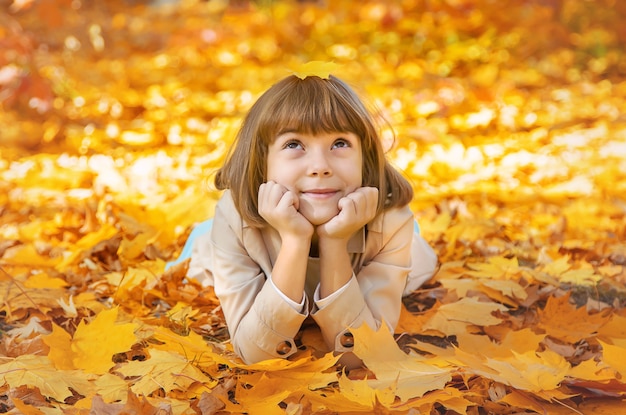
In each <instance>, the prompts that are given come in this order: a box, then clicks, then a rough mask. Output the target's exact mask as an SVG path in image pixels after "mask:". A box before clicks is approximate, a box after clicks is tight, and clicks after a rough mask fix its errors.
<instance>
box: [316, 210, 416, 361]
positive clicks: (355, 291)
mask: <svg viewBox="0 0 626 415" xmlns="http://www.w3.org/2000/svg"><path fill="white" fill-rule="evenodd" d="M371 225H372V226H369V225H368V235H367V239H368V241H367V242H366V247H365V252H364V254H363V263H362V264H361V266H360V267H358V266H357V267H356V269H355V275H354V276H353V278H352V279H351V280H350V281H349V282H348V284H347V286H346V287H345V289H344V290H343V291H342V292H341V294H340V295H338V296H337V297H335V298H334V299H333V301H332V302H330V303H328V304H326V305H325V306H324V308H322V309H319V310H316V311H314V313H312V314H311V315H312V317H313V318H314V319H315V321H316V322H317V323H318V325H319V326H320V329H321V331H322V335H323V336H324V339H325V341H326V343H327V345H328V346H329V347H331V348H333V349H334V350H335V351H340V352H342V351H351V350H352V347H351V344H352V339H351V337H352V336H351V333H350V331H349V329H350V328H357V327H359V326H360V325H362V324H363V323H365V324H367V325H369V326H370V327H371V328H372V329H375V330H377V329H378V328H379V327H380V325H381V324H382V322H383V321H384V322H385V324H387V325H388V326H389V328H390V329H391V330H392V331H393V330H394V329H395V327H396V325H397V323H398V319H399V318H400V308H401V302H402V293H403V290H404V288H405V286H406V283H407V276H408V274H409V272H410V270H411V242H412V238H413V214H412V212H411V211H410V210H409V209H408V208H406V209H394V210H391V211H389V212H386V213H385V214H384V215H383V216H382V217H381V218H380V219H379V220H378V221H376V223H372V224H371ZM353 268H355V267H354V264H353Z"/></svg>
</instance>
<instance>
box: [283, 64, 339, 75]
mask: <svg viewBox="0 0 626 415" xmlns="http://www.w3.org/2000/svg"><path fill="white" fill-rule="evenodd" d="M337 68H339V65H338V64H336V63H335V62H324V61H310V62H307V63H303V64H302V65H300V66H298V67H297V68H296V69H295V70H293V71H292V72H293V74H294V75H295V76H297V77H298V78H300V79H304V78H306V77H307V76H319V77H320V78H322V79H328V77H330V73H331V72H333V71H335V70H336V69H337Z"/></svg>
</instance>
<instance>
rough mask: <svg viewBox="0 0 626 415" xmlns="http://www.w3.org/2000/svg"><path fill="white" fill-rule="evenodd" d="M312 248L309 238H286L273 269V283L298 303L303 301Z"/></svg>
mask: <svg viewBox="0 0 626 415" xmlns="http://www.w3.org/2000/svg"><path fill="white" fill-rule="evenodd" d="M310 248H311V242H310V240H309V239H307V238H301V237H291V238H289V237H287V238H284V239H283V240H282V243H281V247H280V251H279V252H278V256H277V257H276V262H275V264H274V267H273V269H272V282H273V283H274V285H275V286H276V288H278V289H279V290H280V292H282V293H283V294H284V295H286V296H287V297H289V298H290V299H291V300H293V301H295V302H296V303H300V302H301V301H302V295H303V293H304V282H305V279H306V267H307V260H308V257H309V249H310Z"/></svg>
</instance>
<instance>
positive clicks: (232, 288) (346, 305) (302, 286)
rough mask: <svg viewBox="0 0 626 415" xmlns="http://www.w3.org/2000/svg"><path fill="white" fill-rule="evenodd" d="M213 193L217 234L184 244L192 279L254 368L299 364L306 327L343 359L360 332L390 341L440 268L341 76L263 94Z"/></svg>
mask: <svg viewBox="0 0 626 415" xmlns="http://www.w3.org/2000/svg"><path fill="white" fill-rule="evenodd" d="M215 184H216V186H217V188H218V189H220V190H225V192H224V193H223V196H222V198H221V199H220V201H219V202H218V204H217V206H216V211H215V216H214V218H213V221H212V226H211V229H210V232H208V231H207V230H206V225H207V224H205V225H204V226H203V227H201V228H199V229H201V231H198V232H195V234H194V235H192V236H190V238H189V241H188V242H187V245H188V249H187V250H189V246H192V249H191V251H192V252H191V261H190V266H189V271H188V276H189V277H190V278H197V279H199V280H203V281H204V283H205V284H213V285H214V287H215V294H216V295H217V297H218V298H219V300H220V302H221V305H222V309H223V312H224V316H225V318H226V323H227V325H228V329H229V332H230V336H231V342H232V344H233V346H234V349H235V351H236V352H237V353H238V354H239V355H240V356H241V358H242V359H243V360H244V361H245V362H247V363H253V362H257V361H260V360H264V359H268V358H276V357H288V356H290V355H291V354H293V353H295V352H296V346H295V343H294V340H293V339H294V336H295V335H296V334H297V333H298V331H299V330H300V327H301V325H302V323H303V321H304V320H305V319H306V318H307V316H310V317H312V319H313V320H315V322H316V323H317V325H318V326H319V328H320V330H321V333H322V335H323V337H324V340H325V342H326V344H327V346H328V348H329V350H334V351H335V352H349V351H351V350H352V348H353V345H354V341H353V338H352V335H351V333H350V330H351V329H352V328H356V327H359V326H360V325H361V324H363V323H365V324H368V325H369V326H370V327H371V328H373V329H378V327H379V326H380V325H381V324H382V322H383V321H384V323H385V324H387V325H389V328H390V330H391V331H393V329H394V328H395V326H396V324H397V322H398V319H399V315H400V308H401V298H402V295H403V293H405V294H406V293H409V292H410V291H412V290H413V289H415V288H417V287H418V286H419V285H421V284H422V283H423V282H424V281H425V280H426V279H428V278H429V277H430V276H431V275H432V274H433V272H434V270H435V267H436V265H437V258H436V256H435V254H434V252H433V250H432V249H431V248H430V247H429V246H428V244H427V243H426V242H425V241H424V239H423V238H421V237H420V235H419V233H418V231H417V227H416V226H415V227H414V216H413V213H412V212H411V211H410V210H409V207H408V203H409V202H410V201H411V199H412V197H413V191H412V188H411V186H410V184H409V183H408V182H407V181H406V180H405V179H404V178H403V177H402V176H401V175H400V174H399V173H398V172H397V171H396V170H394V169H393V168H392V167H391V165H390V164H389V163H388V162H387V161H386V160H385V157H384V153H383V148H382V145H381V142H380V140H379V136H378V133H377V130H376V128H375V126H374V122H373V119H372V116H371V115H370V113H368V111H367V110H366V108H365V106H364V105H363V103H362V102H361V101H360V100H359V98H358V97H357V95H356V94H355V93H354V91H353V90H352V89H350V87H348V86H347V85H346V84H345V83H344V82H343V81H341V80H339V79H338V78H336V77H335V76H332V75H330V76H328V77H320V76H306V77H303V79H301V78H300V77H297V76H295V75H292V76H289V77H287V78H285V79H283V80H282V81H280V82H278V83H277V84H275V85H273V86H272V87H271V88H270V89H269V90H268V91H266V92H265V93H264V94H263V95H262V96H261V97H260V98H259V99H258V101H257V102H256V103H255V104H254V105H253V106H252V108H251V109H250V111H249V113H248V114H247V116H246V117H245V119H244V121H243V125H242V127H241V129H240V131H239V133H238V135H237V137H236V141H235V143H234V145H233V147H232V148H231V151H230V153H229V155H228V157H227V159H226V162H225V164H224V166H223V167H222V168H221V169H220V170H219V171H218V173H217V175H216V177H215ZM200 232H203V233H202V234H201V235H200V236H197V237H196V235H197V233H200ZM184 257H185V254H183V255H182V256H181V258H180V259H179V261H180V260H182V259H185V258H184Z"/></svg>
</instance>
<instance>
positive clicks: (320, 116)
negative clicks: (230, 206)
mask: <svg viewBox="0 0 626 415" xmlns="http://www.w3.org/2000/svg"><path fill="white" fill-rule="evenodd" d="M285 130H292V131H298V132H301V133H303V134H313V135H315V134H318V133H321V132H350V133H353V134H355V135H357V136H358V137H359V138H360V139H361V149H362V153H363V166H362V167H363V168H362V171H363V181H362V185H363V186H372V187H376V188H378V197H379V200H378V212H377V213H381V212H382V211H383V210H385V209H388V208H391V207H397V206H404V205H406V204H408V203H409V202H410V201H411V199H412V198H413V188H412V187H411V185H410V184H409V182H408V181H407V180H406V179H405V178H404V177H403V176H402V175H401V174H400V173H399V172H398V171H397V170H396V169H394V168H393V167H392V166H391V165H390V164H389V162H388V161H387V160H386V158H385V154H384V150H383V147H382V144H381V141H380V137H379V134H378V130H377V128H376V127H375V123H374V121H373V117H372V115H371V113H370V112H369V111H368V110H367V108H366V107H365V105H364V104H363V102H362V101H361V100H360V99H359V97H358V96H357V95H356V93H355V92H354V91H353V90H352V89H351V88H350V87H349V86H348V85H347V84H346V83H344V82H343V81H341V80H340V79H339V78H337V77H335V76H332V75H331V76H330V77H329V78H328V79H322V78H319V77H317V76H308V77H306V78H305V79H300V78H298V77H296V76H294V75H292V76H289V77H287V78H284V79H283V80H281V81H279V82H278V83H276V84H274V85H273V86H272V87H271V88H270V89H268V90H267V91H266V92H265V93H264V94H263V95H261V97H260V98H259V99H258V100H257V101H256V102H255V103H254V105H253V106H252V108H250V111H249V112H248V114H247V115H246V117H245V118H244V120H243V124H242V126H241V129H240V130H239V132H238V134H237V137H236V138H235V142H234V144H233V146H232V147H231V149H230V151H229V153H228V155H227V157H226V161H225V163H224V165H223V166H222V168H221V169H220V170H218V172H217V175H216V176H215V186H216V187H217V188H218V189H219V190H224V189H230V190H231V194H232V198H233V202H234V203H235V207H236V208H237V210H238V212H239V214H240V215H241V216H242V218H243V219H244V220H245V221H246V222H248V223H249V224H250V225H251V226H255V227H261V226H264V225H265V224H266V223H265V220H264V219H263V218H262V217H261V215H259V212H258V191H259V186H260V185H261V184H262V183H264V182H265V181H266V173H267V152H268V147H269V145H270V144H271V143H272V142H273V141H274V140H275V139H276V137H277V136H278V135H279V134H280V133H281V132H283V131H285Z"/></svg>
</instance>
